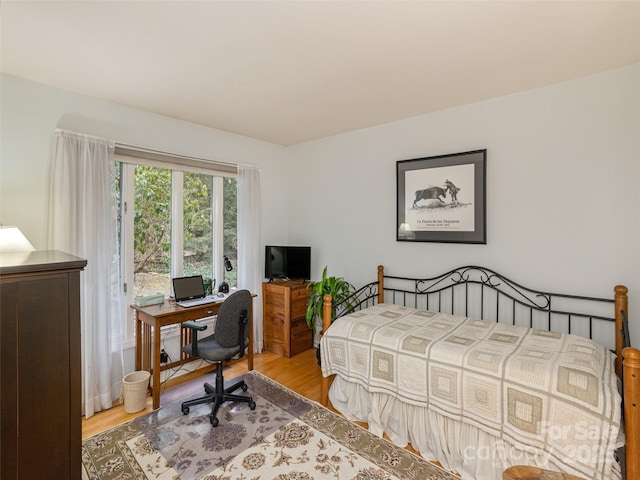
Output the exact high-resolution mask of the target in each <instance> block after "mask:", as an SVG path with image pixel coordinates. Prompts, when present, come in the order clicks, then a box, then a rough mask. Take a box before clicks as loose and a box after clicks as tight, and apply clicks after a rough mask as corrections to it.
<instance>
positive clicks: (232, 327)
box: [215, 290, 251, 347]
mask: <svg viewBox="0 0 640 480" xmlns="http://www.w3.org/2000/svg"><path fill="white" fill-rule="evenodd" d="M250 312H251V293H250V292H249V290H238V291H237V292H234V293H232V294H231V295H229V296H228V297H227V298H226V299H225V301H224V302H222V305H220V310H218V318H217V320H216V333H215V335H216V342H218V343H219V344H220V345H222V346H223V347H235V346H237V345H239V344H241V343H242V342H244V343H246V341H247V339H248V338H249V328H250V325H249V323H250V322H249V313H250ZM243 318H244V319H245V320H246V321H245V322H244V331H242V330H240V328H241V320H242V319H243ZM239 340H240V341H239Z"/></svg>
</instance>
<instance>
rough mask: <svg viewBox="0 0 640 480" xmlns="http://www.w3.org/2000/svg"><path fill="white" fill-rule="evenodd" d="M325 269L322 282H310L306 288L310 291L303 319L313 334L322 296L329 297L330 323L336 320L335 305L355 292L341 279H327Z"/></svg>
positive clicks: (320, 315) (319, 316)
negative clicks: (330, 307)
mask: <svg viewBox="0 0 640 480" xmlns="http://www.w3.org/2000/svg"><path fill="white" fill-rule="evenodd" d="M327 268H328V267H326V266H325V267H324V270H323V272H322V280H321V281H319V282H311V283H309V285H308V286H307V288H308V289H309V290H310V293H309V300H307V313H306V315H305V319H306V321H307V325H309V326H310V327H311V328H312V329H313V330H314V332H315V326H316V319H317V318H322V309H323V303H324V296H325V295H331V299H332V309H331V321H332V322H333V321H334V320H335V319H336V310H335V305H336V304H338V303H341V302H344V301H346V300H347V299H348V298H349V296H350V295H351V294H352V293H353V291H354V290H355V289H354V287H353V286H352V285H351V284H350V283H349V282H347V281H346V280H345V279H343V278H342V277H327Z"/></svg>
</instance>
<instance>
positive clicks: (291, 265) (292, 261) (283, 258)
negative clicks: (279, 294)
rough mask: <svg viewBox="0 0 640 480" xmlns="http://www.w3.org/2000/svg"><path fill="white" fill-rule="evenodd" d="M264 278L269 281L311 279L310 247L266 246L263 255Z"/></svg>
mask: <svg viewBox="0 0 640 480" xmlns="http://www.w3.org/2000/svg"><path fill="white" fill-rule="evenodd" d="M264 276H265V278H268V279H269V280H273V279H274V278H288V279H290V280H303V281H306V280H310V279H311V247H287V246H277V245H267V246H266V247H265V255H264Z"/></svg>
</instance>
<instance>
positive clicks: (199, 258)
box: [116, 155, 238, 338]
mask: <svg viewBox="0 0 640 480" xmlns="http://www.w3.org/2000/svg"><path fill="white" fill-rule="evenodd" d="M116 161H118V162H119V166H120V169H119V171H120V178H119V179H118V180H119V189H118V192H119V195H120V202H121V212H122V217H121V221H120V238H121V266H122V268H121V270H122V276H123V285H124V288H123V292H124V294H125V295H126V301H125V308H126V310H127V312H126V313H125V314H124V318H129V319H130V320H129V321H128V322H127V336H128V337H130V338H132V337H133V336H134V322H133V316H132V314H131V312H130V309H129V305H131V304H132V303H133V302H134V298H135V297H136V296H137V295H148V294H154V293H162V294H164V295H165V296H166V297H168V296H170V295H171V278H172V277H179V276H188V275H202V276H203V277H204V278H205V281H207V280H208V281H210V282H211V283H212V287H214V288H216V287H217V286H218V285H220V283H221V282H222V281H226V282H227V283H228V284H229V286H230V287H235V286H237V269H236V268H235V266H236V264H237V245H238V242H237V192H236V190H237V188H236V186H237V182H236V178H235V177H232V176H221V175H215V174H211V173H205V172H203V171H202V170H203V169H201V168H200V169H189V168H185V167H184V166H180V165H170V164H165V163H160V162H152V161H144V160H143V159H140V158H133V157H129V156H123V155H116ZM225 257H226V258H228V259H229V261H230V262H231V265H232V266H233V267H234V268H233V270H231V271H227V270H226V269H225Z"/></svg>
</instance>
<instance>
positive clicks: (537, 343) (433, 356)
mask: <svg viewBox="0 0 640 480" xmlns="http://www.w3.org/2000/svg"><path fill="white" fill-rule="evenodd" d="M320 349H321V358H322V373H323V375H324V376H329V375H333V374H336V375H337V379H336V380H335V381H334V384H333V386H332V388H331V391H330V399H331V401H332V403H333V405H334V407H335V408H337V409H338V410H340V411H341V412H342V413H343V414H344V415H345V416H347V418H350V419H352V420H359V421H364V422H367V423H368V424H369V427H370V429H371V430H372V431H374V433H376V434H378V435H382V433H383V432H385V433H387V434H388V435H389V437H390V438H391V439H392V441H394V442H395V443H397V444H400V445H403V446H404V444H406V443H411V444H412V446H413V447H414V448H416V449H417V450H419V451H420V453H421V454H422V455H423V456H424V457H425V458H428V459H430V460H434V459H435V460H438V461H440V462H441V463H442V464H443V465H444V466H445V467H447V468H449V469H451V470H454V471H456V472H458V473H461V474H462V477H463V478H491V477H495V478H501V476H500V473H501V472H502V471H503V470H504V469H506V468H508V467H509V466H512V465H516V464H529V465H536V466H540V467H543V468H550V469H553V470H561V471H563V472H565V473H571V474H574V475H578V476H582V477H584V478H600V479H609V478H620V469H619V466H618V464H617V462H616V461H615V458H614V452H615V449H616V447H617V444H616V442H617V440H618V433H619V431H620V428H621V426H620V419H621V397H620V394H619V385H618V380H617V377H616V375H615V371H614V356H613V354H612V353H611V352H609V351H608V350H607V349H605V348H604V347H602V346H601V345H599V344H597V343H595V342H593V341H592V340H589V339H586V338H583V337H580V336H576V335H570V334H563V333H556V332H546V331H541V330H536V329H530V328H525V327H520V326H514V325H508V324H503V323H489V322H484V321H481V320H477V319H473V318H466V317H461V316H455V315H450V314H446V313H438V312H431V311H426V310H417V309H413V308H408V307H403V306H400V305H393V304H380V305H376V306H374V307H370V308H367V309H364V310H361V311H359V312H355V313H352V314H350V315H347V316H345V317H341V318H339V319H337V320H336V321H335V322H334V323H333V324H332V325H331V327H330V328H329V329H328V330H327V332H325V334H324V335H323V337H322V340H321V343H320ZM429 457H432V458H429ZM489 475H490V476H491V477H489Z"/></svg>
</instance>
